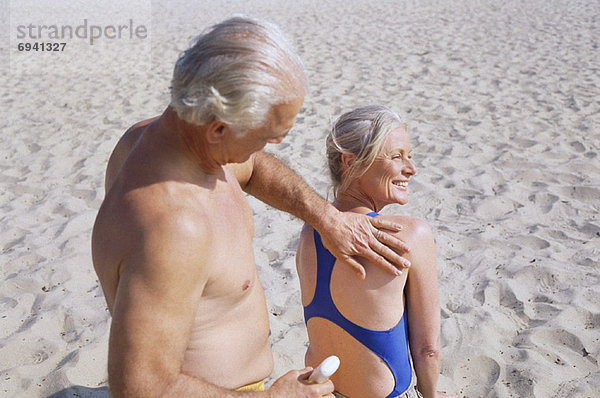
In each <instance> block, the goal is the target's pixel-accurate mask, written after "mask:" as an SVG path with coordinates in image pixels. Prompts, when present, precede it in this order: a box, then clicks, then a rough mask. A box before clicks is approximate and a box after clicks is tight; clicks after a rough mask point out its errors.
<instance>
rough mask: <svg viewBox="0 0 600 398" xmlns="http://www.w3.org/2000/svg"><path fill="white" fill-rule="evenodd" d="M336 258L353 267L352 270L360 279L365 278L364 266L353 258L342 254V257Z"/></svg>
mask: <svg viewBox="0 0 600 398" xmlns="http://www.w3.org/2000/svg"><path fill="white" fill-rule="evenodd" d="M338 260H340V261H341V262H343V263H345V264H346V265H349V266H350V267H352V268H353V269H354V272H356V275H358V277H359V278H360V279H365V277H366V276H367V274H366V272H365V267H363V266H362V265H361V264H360V263H359V262H358V261H356V260H355V259H354V258H352V257H349V256H344V257H343V258H340V259H338Z"/></svg>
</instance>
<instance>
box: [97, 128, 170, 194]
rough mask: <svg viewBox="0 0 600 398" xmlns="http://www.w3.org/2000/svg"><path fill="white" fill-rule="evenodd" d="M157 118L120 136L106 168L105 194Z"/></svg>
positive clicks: (129, 129)
mask: <svg viewBox="0 0 600 398" xmlns="http://www.w3.org/2000/svg"><path fill="white" fill-rule="evenodd" d="M159 117H160V116H156V117H153V118H151V119H146V120H143V121H141V122H138V123H136V124H134V125H133V126H131V127H130V128H128V129H127V131H125V133H124V134H123V135H122V136H121V138H120V139H119V141H118V142H117V145H116V146H115V148H114V149H113V151H112V153H111V155H110V158H109V160H108V165H107V167H106V177H105V181H104V183H105V184H104V185H105V191H106V192H108V191H109V190H110V188H111V187H112V185H113V184H114V181H115V179H116V178H117V175H118V173H119V170H121V167H122V166H123V163H125V160H126V159H127V156H129V153H130V152H131V150H132V149H133V147H134V146H135V144H136V143H137V142H138V140H139V139H140V137H141V136H142V134H143V133H144V131H145V130H146V128H147V127H148V125H149V124H151V123H152V122H154V121H155V120H157V119H158V118H159Z"/></svg>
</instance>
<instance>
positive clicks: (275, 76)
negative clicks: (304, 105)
mask: <svg viewBox="0 0 600 398" xmlns="http://www.w3.org/2000/svg"><path fill="white" fill-rule="evenodd" d="M305 94H306V75H305V71H304V67H303V65H302V61H301V60H300V57H299V56H298V55H297V54H296V52H295V50H294V48H293V46H292V44H291V43H290V41H289V40H288V39H287V38H286V37H285V35H284V34H283V32H282V31H281V30H280V29H279V28H278V27H277V26H276V25H274V24H272V23H269V22H265V21H258V20H254V19H250V18H246V17H233V18H231V19H228V20H226V21H223V22H221V23H219V24H217V25H215V26H213V27H212V28H210V29H209V30H208V31H207V32H205V33H203V34H201V35H199V36H198V37H197V38H196V39H195V42H194V43H193V44H192V46H191V47H190V48H189V49H188V50H186V51H185V52H184V53H183V54H182V55H181V56H180V57H179V59H178V60H177V63H176V64H175V70H174V72H173V80H172V82H171V106H172V107H173V108H174V109H175V111H176V112H177V115H178V116H179V118H181V119H182V120H184V121H186V122H188V123H192V124H196V125H201V124H205V123H207V122H210V121H212V120H214V119H217V120H220V121H222V122H224V123H227V124H229V125H231V126H232V128H233V129H234V130H237V131H242V132H245V131H247V130H250V129H254V128H257V127H260V126H262V125H263V124H264V123H265V122H266V120H267V117H268V113H269V111H270V109H271V107H272V106H275V105H280V104H286V103H290V102H292V101H295V100H297V99H300V98H302V97H304V96H305Z"/></svg>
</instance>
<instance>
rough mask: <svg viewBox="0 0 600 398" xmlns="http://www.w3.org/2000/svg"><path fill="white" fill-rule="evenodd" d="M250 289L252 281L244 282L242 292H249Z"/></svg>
mask: <svg viewBox="0 0 600 398" xmlns="http://www.w3.org/2000/svg"><path fill="white" fill-rule="evenodd" d="M249 287H250V279H248V280H247V281H246V282H244V285H243V286H242V290H244V291H245V290H248V288H249Z"/></svg>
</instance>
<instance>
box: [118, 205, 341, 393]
mask: <svg viewBox="0 0 600 398" xmlns="http://www.w3.org/2000/svg"><path fill="white" fill-rule="evenodd" d="M187 219H188V218H187V217H178V216H177V215H175V214H174V215H172V217H170V218H169V220H167V221H166V222H165V221H162V220H157V222H156V223H154V225H153V226H152V228H151V229H150V230H149V231H146V232H145V233H144V238H145V239H144V242H141V243H140V246H139V247H136V248H133V250H132V253H131V254H130V255H129V256H128V257H127V258H126V259H124V261H123V264H122V267H121V272H120V280H119V286H118V289H117V294H116V298H115V302H114V307H113V311H112V315H113V320H112V326H111V330H110V340H109V353H108V373H109V385H110V393H111V396H112V397H114V398H129V397H136V398H137V397H140V398H142V397H143V398H154V397H156V398H159V397H182V398H183V397H194V398H237V397H264V398H275V397H277V398H279V397H282V398H284V397H290V398H292V397H311V398H320V397H323V396H330V395H326V394H328V393H330V392H332V391H333V384H332V383H331V382H327V383H322V384H312V385H309V384H306V383H305V382H304V381H305V380H306V379H307V378H308V376H309V374H310V371H311V370H312V369H311V368H306V369H303V370H292V371H289V372H288V373H286V374H285V375H283V376H282V377H280V378H279V379H278V380H276V381H275V383H274V384H273V386H272V387H271V388H270V389H269V390H268V391H265V392H250V391H244V392H237V391H232V390H227V389H224V388H221V387H218V386H216V385H213V384H211V383H208V382H206V381H204V380H200V379H197V378H194V377H191V376H188V375H186V374H184V373H182V371H181V368H182V363H183V358H184V354H185V351H186V348H187V344H188V341H189V337H190V333H191V329H192V325H193V323H194V319H195V316H196V311H197V308H198V304H199V302H200V299H201V296H202V292H203V290H204V286H205V285H206V283H207V280H208V274H209V272H208V270H206V267H205V266H204V264H203V260H202V259H203V256H202V252H203V251H205V249H207V248H208V246H206V245H209V244H210V239H211V237H210V236H208V235H210V234H208V233H205V232H204V231H203V230H202V229H201V228H199V227H197V226H195V225H191V224H190V223H189V222H187Z"/></svg>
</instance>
